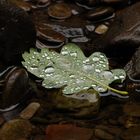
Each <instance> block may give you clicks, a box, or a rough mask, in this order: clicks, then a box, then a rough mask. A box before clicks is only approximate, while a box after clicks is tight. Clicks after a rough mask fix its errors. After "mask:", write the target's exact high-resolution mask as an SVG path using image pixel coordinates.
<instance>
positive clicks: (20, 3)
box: [8, 0, 32, 12]
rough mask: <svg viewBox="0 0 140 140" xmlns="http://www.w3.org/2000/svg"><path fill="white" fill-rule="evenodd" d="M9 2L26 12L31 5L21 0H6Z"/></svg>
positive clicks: (29, 9)
mask: <svg viewBox="0 0 140 140" xmlns="http://www.w3.org/2000/svg"><path fill="white" fill-rule="evenodd" d="M8 1H9V3H10V4H13V5H16V6H17V7H19V8H21V9H23V10H24V11H26V12H29V11H31V9H32V6H31V5H30V4H29V3H28V2H26V1H23V0H8Z"/></svg>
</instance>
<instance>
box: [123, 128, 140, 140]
mask: <svg viewBox="0 0 140 140" xmlns="http://www.w3.org/2000/svg"><path fill="white" fill-rule="evenodd" d="M121 138H122V140H139V139H140V126H136V127H131V128H129V129H126V130H125V131H123V132H122V134H121Z"/></svg>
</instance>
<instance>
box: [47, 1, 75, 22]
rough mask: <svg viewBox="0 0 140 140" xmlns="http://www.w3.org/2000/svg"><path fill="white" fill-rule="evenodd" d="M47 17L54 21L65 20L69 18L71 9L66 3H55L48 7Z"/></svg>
mask: <svg viewBox="0 0 140 140" xmlns="http://www.w3.org/2000/svg"><path fill="white" fill-rule="evenodd" d="M48 15H49V16H50V17H52V18H55V19H67V18H69V17H71V15H72V12H71V8H70V7H69V5H68V4H66V3H56V4H54V5H51V6H49V7H48Z"/></svg>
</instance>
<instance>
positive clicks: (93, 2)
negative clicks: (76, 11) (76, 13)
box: [75, 0, 101, 9]
mask: <svg viewBox="0 0 140 140" xmlns="http://www.w3.org/2000/svg"><path fill="white" fill-rule="evenodd" d="M75 2H76V4H77V5H78V6H81V7H84V8H86V9H90V8H91V7H93V6H97V5H99V4H100V3H101V1H100V0H84V1H83V0H75Z"/></svg>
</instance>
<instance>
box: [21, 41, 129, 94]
mask: <svg viewBox="0 0 140 140" xmlns="http://www.w3.org/2000/svg"><path fill="white" fill-rule="evenodd" d="M23 58H24V60H25V61H24V62H22V64H23V65H24V66H25V67H26V68H27V70H28V71H30V72H31V73H33V74H34V75H36V76H38V77H40V78H43V79H44V81H43V83H42V84H43V86H44V87H45V88H60V87H63V86H64V89H63V93H64V94H73V93H78V92H80V91H81V90H85V89H89V88H94V89H95V90H96V91H98V92H106V91H107V90H108V89H109V90H112V91H114V92H117V93H119V94H127V92H125V91H118V90H116V89H113V88H111V87H109V86H108V85H109V84H110V83H112V82H113V81H115V80H120V81H121V82H123V80H124V79H125V77H126V74H125V71H124V70H122V69H114V70H109V64H108V59H107V57H106V56H105V55H104V54H103V53H101V52H95V53H93V54H92V55H91V56H90V57H88V58H87V57H85V56H84V54H83V52H82V51H81V49H80V48H79V47H78V46H77V45H75V44H72V43H69V44H67V45H65V46H63V48H62V50H61V52H60V53H57V52H55V51H49V50H48V49H46V48H45V49H41V52H37V51H36V50H35V49H31V50H30V53H27V52H25V53H24V54H23Z"/></svg>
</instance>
